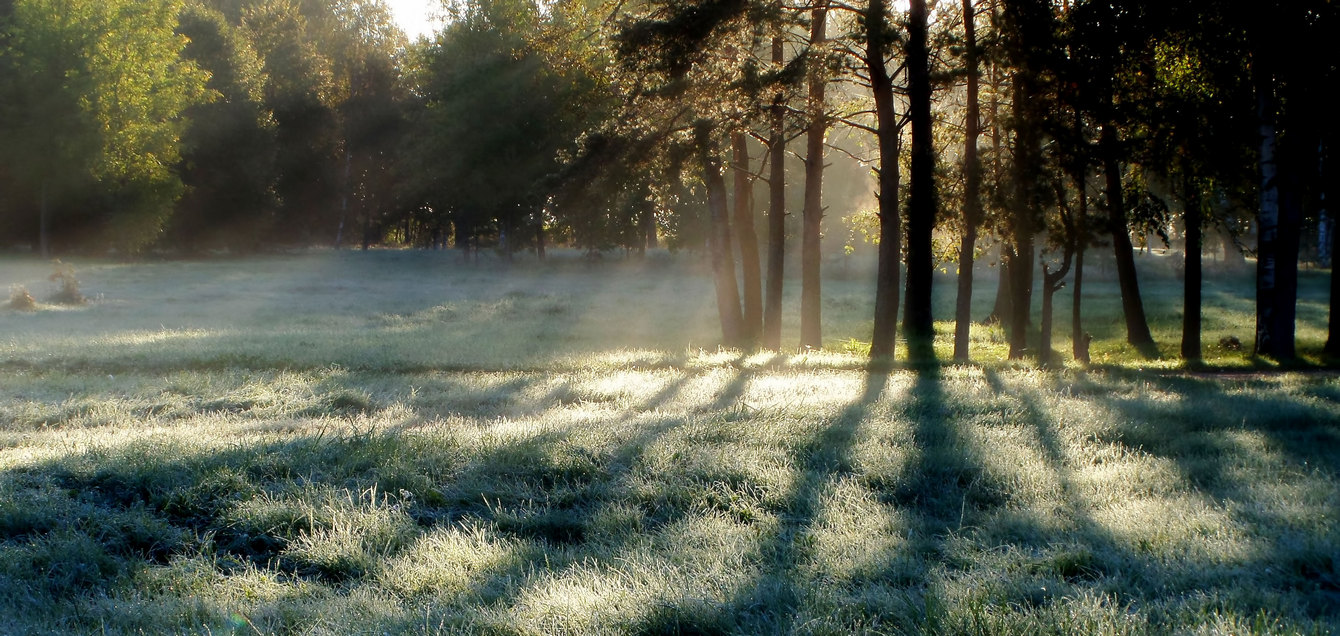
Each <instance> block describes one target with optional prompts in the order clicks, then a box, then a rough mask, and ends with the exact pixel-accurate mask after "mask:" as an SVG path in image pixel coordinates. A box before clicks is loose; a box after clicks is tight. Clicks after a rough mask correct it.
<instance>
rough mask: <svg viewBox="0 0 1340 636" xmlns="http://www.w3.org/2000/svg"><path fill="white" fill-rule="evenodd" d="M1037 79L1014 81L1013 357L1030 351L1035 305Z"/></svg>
mask: <svg viewBox="0 0 1340 636" xmlns="http://www.w3.org/2000/svg"><path fill="white" fill-rule="evenodd" d="M1034 83H1035V81H1034V80H1033V79H1032V78H1031V77H1029V76H1028V74H1027V73H1026V72H1021V73H1018V74H1016V76H1015V81H1014V95H1013V100H1014V112H1015V124H1014V125H1015V143H1014V170H1013V181H1014V183H1013V184H1012V185H1013V188H1012V190H1013V197H1012V199H1013V201H1012V202H1011V207H1012V208H1013V209H1012V210H1010V222H1011V223H1012V227H1011V228H1010V230H1011V231H1010V242H1009V244H1008V245H1007V246H1006V247H1005V248H1004V250H1003V251H1004V257H1005V258H1004V262H1005V266H1006V267H1008V268H1009V273H1010V324H1009V343H1010V354H1009V357H1010V359H1012V360H1013V359H1019V358H1022V357H1024V356H1025V355H1027V353H1028V327H1029V323H1030V322H1031V318H1032V309H1033V307H1032V305H1033V240H1034V234H1035V233H1036V232H1037V230H1036V225H1035V222H1034V218H1033V217H1034V213H1035V210H1037V208H1038V196H1037V186H1036V182H1037V179H1038V176H1039V175H1040V174H1041V173H1042V155H1041V152H1042V149H1041V147H1040V141H1041V140H1040V138H1039V131H1038V124H1039V123H1040V122H1038V121H1037V119H1036V115H1035V114H1034V106H1033V104H1032V100H1033V96H1034V92H1035V87H1034Z"/></svg>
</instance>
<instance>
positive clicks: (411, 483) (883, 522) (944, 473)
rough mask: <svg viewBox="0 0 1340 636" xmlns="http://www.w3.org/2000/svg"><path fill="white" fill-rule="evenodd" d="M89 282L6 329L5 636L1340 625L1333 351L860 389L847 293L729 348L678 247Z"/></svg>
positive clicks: (952, 372)
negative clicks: (640, 257)
mask: <svg viewBox="0 0 1340 636" xmlns="http://www.w3.org/2000/svg"><path fill="white" fill-rule="evenodd" d="M25 272H31V275H30V276H29V277H28V278H25V277H24V276H25ZM0 274H7V275H9V276H7V277H8V278H10V279H11V280H5V278H6V276H0V283H6V282H9V283H20V284H26V285H28V286H29V288H30V289H33V290H34V296H37V297H38V300H39V301H41V297H40V292H39V291H38V290H40V289H42V285H41V279H42V277H43V276H45V269H44V267H42V266H37V265H34V264H31V263H23V262H15V261H5V262H0ZM79 276H80V279H81V282H82V283H83V290H84V292H85V293H86V294H87V295H88V296H89V297H90V299H91V302H90V303H89V304H88V305H85V306H81V307H75V308H59V309H57V308H51V307H47V306H43V307H41V308H39V311H37V312H35V313H17V312H14V313H4V312H0V334H3V336H0V337H3V338H4V339H5V340H4V341H3V342H0V633H6V634H8V633H89V634H100V633H131V634H134V633H183V632H184V633H212V634H220V633H239V634H245V633H253V634H254V633H262V634H270V633H320V634H347V633H471V632H473V633H489V634H516V633H742V634H754V633H778V632H785V633H818V634H823V633H833V634H845V633H861V632H866V633H909V634H913V633H946V634H951V633H952V634H958V633H975V634H1008V633H1015V634H1039V633H1065V634H1090V633H1107V634H1118V633H1169V632H1175V633H1205V634H1243V633H1320V634H1325V633H1332V632H1335V631H1337V630H1340V523H1337V519H1336V514H1337V512H1336V511H1337V510H1340V381H1337V379H1336V378H1335V377H1334V376H1333V375H1330V374H1327V373H1287V374H1269V375H1261V374H1257V373H1236V374H1231V375H1191V374H1183V373H1179V372H1175V371H1173V370H1170V369H1155V370H1152V371H1151V370H1136V369H1133V368H1127V367H1125V366H1122V365H1121V364H1117V365H1109V366H1103V367H1101V368H1097V369H1093V370H1087V371H1086V370H1081V369H1077V368H1072V369H1068V370H1061V371H1042V370H1037V369H1034V368H1031V367H1029V366H1027V365H1024V366H1019V367H1016V366H1013V365H1006V364H1003V363H999V362H991V361H988V362H987V363H986V364H983V365H977V366H946V367H941V368H939V369H931V370H923V371H921V372H913V371H904V370H899V371H894V372H893V373H890V374H868V373H866V372H865V371H864V370H863V360H862V359H861V358H860V357H859V355H856V354H852V353H847V352H844V351H843V348H844V347H843V343H844V342H845V341H846V340H847V339H848V338H858V339H860V338H864V337H865V336H863V335H861V333H860V332H862V331H863V330H865V329H868V318H867V317H866V309H867V306H868V303H867V301H866V299H865V298H864V296H863V295H862V294H863V293H864V292H863V291H862V290H864V289H865V288H866V286H867V283H866V281H864V280H832V281H825V283H826V290H827V293H828V298H827V299H826V300H827V305H826V309H827V310H828V316H829V318H830V322H829V325H828V328H829V333H830V334H831V338H832V343H833V346H832V347H831V350H829V351H818V352H796V351H788V352H781V353H772V352H762V353H745V352H737V351H729V350H726V351H722V350H718V349H717V348H716V347H715V346H714V345H713V340H712V337H713V334H714V331H715V328H716V326H715V316H714V313H713V312H714V308H713V307H712V306H711V302H712V298H711V296H710V294H709V293H708V292H710V281H709V280H708V279H707V278H706V276H705V273H703V272H700V271H695V270H692V269H690V268H687V266H686V265H685V264H683V263H677V262H667V261H665V260H656V261H653V262H652V263H650V264H646V265H635V264H618V263H609V264H598V265H595V266H590V267H588V266H585V265H581V264H579V263H576V262H573V263H568V264H561V265H560V266H559V267H557V268H556V269H554V270H545V269H541V268H538V267H533V266H529V265H524V264H523V265H520V266H516V267H512V268H510V269H506V270H504V269H501V268H498V267H488V266H486V267H480V268H472V267H463V266H462V265H460V264H459V263H457V262H456V261H455V260H454V258H453V257H450V256H446V255H435V254H403V253H381V254H356V253H351V254H340V255H314V256H305V257H274V258H270V259H266V260H262V261H247V262H241V261H236V262H233V261H206V262H197V263H158V264H141V265H113V264H105V265H89V266H85V267H82V268H81V269H80V273H79ZM1167 285H1169V286H1172V283H1167ZM1154 286H1155V288H1157V287H1158V285H1157V283H1156V284H1155V285H1154ZM1156 291H1157V289H1156ZM983 295H984V296H988V298H987V300H986V302H984V305H985V304H986V303H987V302H989V295H990V294H989V293H987V294H983ZM950 300H952V298H951V299H950ZM1098 302H1101V301H1095V303H1096V304H1097V303H1098ZM1234 302H1235V303H1236V302H1237V301H1234ZM1309 302H1311V301H1309ZM1221 311H1224V312H1227V313H1228V314H1229V315H1230V316H1237V315H1238V313H1235V312H1240V311H1241V310H1240V308H1238V305H1236V304H1233V303H1229V304H1227V305H1226V306H1225V307H1224V309H1222V310H1221ZM1322 315H1323V316H1324V314H1322ZM1235 320H1237V319H1236V318H1234V319H1232V320H1229V324H1235V323H1234V321H1235ZM1309 330H1312V331H1309ZM980 331H981V333H982V336H981V340H979V344H980V345H981V350H982V351H983V352H984V355H983V356H982V357H989V356H988V355H986V354H989V353H990V352H991V351H993V349H992V348H991V347H992V346H993V340H992V337H993V336H992V335H991V331H990V330H986V329H983V330H980ZM1301 331H1302V332H1303V333H1304V334H1307V333H1312V332H1317V333H1320V327H1318V326H1316V325H1313V324H1311V323H1309V324H1307V325H1305V326H1304V328H1303V329H1302V330H1301ZM1095 333H1098V332H1096V331H1095ZM1243 333H1244V334H1245V333H1247V332H1246V330H1244V332H1243ZM1118 337H1119V336H1118ZM1239 337H1243V338H1244V340H1245V341H1247V340H1249V339H1248V338H1246V337H1245V336H1239ZM788 339H791V336H789V335H788ZM1207 339H1208V338H1207ZM1102 342H1103V343H1106V344H1105V346H1111V347H1112V351H1114V352H1120V351H1121V349H1120V347H1118V346H1116V344H1115V343H1110V342H1108V341H1107V340H1104V341H1102ZM1248 346H1250V345H1248ZM851 348H854V349H858V348H859V343H855V344H853V345H851ZM1058 348H1060V347H1059V346H1058ZM1114 355H1115V354H1114ZM1122 355H1125V354H1122ZM1237 355H1239V356H1240V357H1241V355H1242V354H1240V353H1239V354H1237ZM1131 359H1133V358H1121V360H1120V361H1128V360H1131ZM1140 364H1141V365H1152V366H1165V367H1171V366H1173V363H1171V362H1155V363H1147V362H1141V363H1140ZM1235 364H1238V365H1248V364H1250V361H1248V360H1246V359H1245V357H1241V361H1240V362H1238V363H1235Z"/></svg>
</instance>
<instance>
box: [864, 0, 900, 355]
mask: <svg viewBox="0 0 1340 636" xmlns="http://www.w3.org/2000/svg"><path fill="white" fill-rule="evenodd" d="M884 12H885V4H884V0H870V5H869V9H868V13H867V15H866V34H865V35H866V58H865V63H866V68H867V69H868V70H869V71H870V86H871V93H872V94H873V95H874V98H875V129H876V131H877V132H876V134H875V138H876V142H877V143H878V144H879V171H878V179H879V186H878V187H879V273H878V274H877V278H876V281H875V330H874V335H873V337H872V338H871V340H870V358H871V360H885V361H892V360H893V356H894V353H895V350H894V344H895V342H896V329H897V321H898V301H899V298H898V282H899V280H898V279H899V278H900V277H901V275H902V272H901V271H900V270H901V269H902V267H901V263H900V262H899V261H900V256H901V254H900V253H901V251H902V227H901V222H900V219H899V218H898V187H899V183H898V180H899V173H898V134H899V129H898V122H897V121H895V113H894V110H893V104H894V102H893V79H892V78H891V77H889V70H888V68H887V67H886V66H885V64H884V59H885V56H886V55H887V53H888V35H887V33H886V32H885V30H886V29H885V26H886V25H885V19H884Z"/></svg>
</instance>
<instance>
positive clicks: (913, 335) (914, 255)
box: [903, 0, 936, 363]
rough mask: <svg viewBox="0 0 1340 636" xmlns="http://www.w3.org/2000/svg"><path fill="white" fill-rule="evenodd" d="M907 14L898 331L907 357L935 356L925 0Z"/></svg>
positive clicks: (932, 167) (932, 143)
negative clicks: (903, 266)
mask: <svg viewBox="0 0 1340 636" xmlns="http://www.w3.org/2000/svg"><path fill="white" fill-rule="evenodd" d="M909 7H910V10H909V13H908V18H909V21H908V38H907V69H908V71H907V90H908V108H909V113H908V114H909V117H910V119H911V124H912V163H911V174H910V179H909V183H908V185H909V188H910V189H909V191H908V201H907V300H906V303H905V304H904V305H903V311H904V313H903V332H904V333H905V334H906V335H907V353H908V359H909V360H910V361H912V362H914V363H916V362H930V361H933V360H935V320H934V316H933V315H932V312H931V287H932V285H933V283H934V280H935V276H934V274H935V256H934V254H933V252H932V245H931V233H932V231H933V230H934V229H935V213H936V209H935V208H936V203H935V140H934V139H933V138H932V136H931V134H932V120H931V70H930V50H929V49H928V47H927V43H926V39H927V30H928V27H927V19H928V15H929V11H928V10H927V7H926V0H911V4H910V5H909Z"/></svg>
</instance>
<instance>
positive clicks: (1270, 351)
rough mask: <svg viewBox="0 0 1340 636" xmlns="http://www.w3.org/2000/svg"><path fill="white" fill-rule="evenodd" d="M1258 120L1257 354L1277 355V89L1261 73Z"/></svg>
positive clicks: (1259, 72) (1278, 209) (1278, 205)
mask: <svg viewBox="0 0 1340 636" xmlns="http://www.w3.org/2000/svg"><path fill="white" fill-rule="evenodd" d="M1257 75H1258V79H1257V95H1256V107H1257V119H1258V121H1259V132H1260V154H1259V157H1258V162H1259V166H1260V171H1261V207H1260V209H1259V210H1258V212H1257V215H1256V224H1257V229H1256V232H1257V234H1256V236H1257V238H1256V241H1257V243H1256V259H1257V260H1256V345H1255V351H1256V354H1257V355H1266V356H1273V355H1274V354H1275V353H1277V352H1278V350H1279V349H1278V347H1277V346H1276V343H1275V336H1276V334H1275V332H1274V326H1275V316H1274V311H1275V305H1276V302H1275V295H1276V294H1277V290H1276V267H1277V260H1278V255H1277V254H1276V252H1277V251H1278V248H1277V246H1276V242H1277V241H1278V233H1279V218H1280V191H1279V175H1278V171H1279V169H1278V163H1277V160H1278V157H1277V156H1276V150H1277V146H1276V140H1277V138H1276V135H1275V104H1274V87H1273V86H1272V85H1271V82H1270V81H1269V76H1268V75H1267V74H1266V73H1265V72H1263V71H1261V70H1259V69H1258V71H1257Z"/></svg>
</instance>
